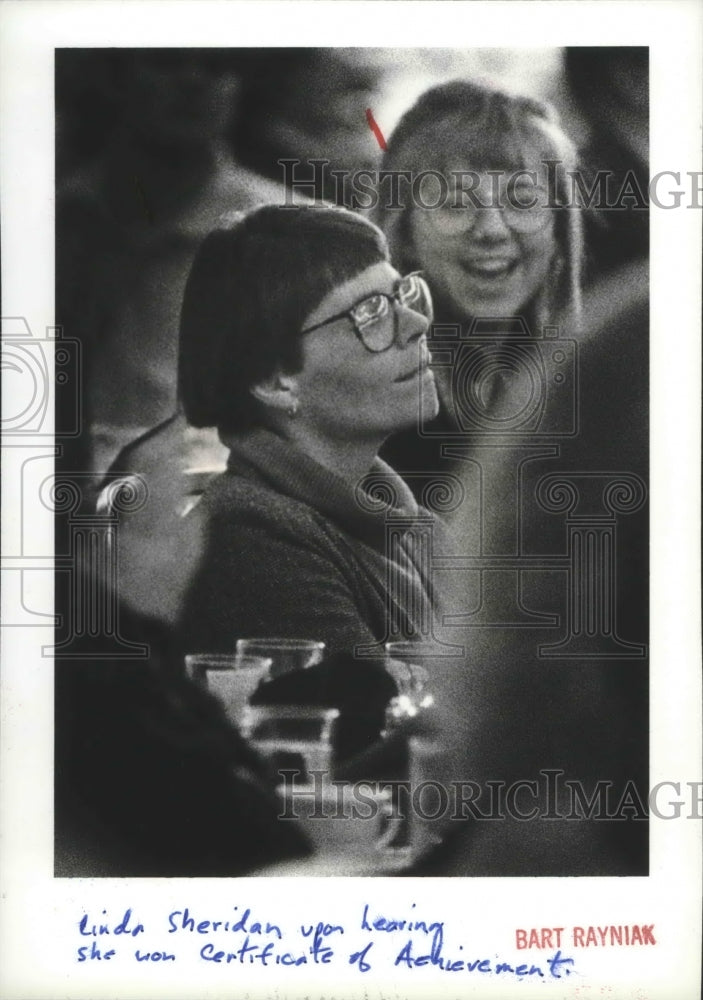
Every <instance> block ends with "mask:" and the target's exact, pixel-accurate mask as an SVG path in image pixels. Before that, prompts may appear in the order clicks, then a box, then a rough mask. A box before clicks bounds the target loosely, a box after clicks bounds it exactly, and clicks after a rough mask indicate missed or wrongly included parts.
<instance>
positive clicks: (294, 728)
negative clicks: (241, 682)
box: [240, 705, 339, 785]
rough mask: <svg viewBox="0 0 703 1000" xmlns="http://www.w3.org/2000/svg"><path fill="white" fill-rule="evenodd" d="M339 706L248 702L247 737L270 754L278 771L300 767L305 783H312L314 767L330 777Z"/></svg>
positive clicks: (244, 728)
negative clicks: (333, 738)
mask: <svg viewBox="0 0 703 1000" xmlns="http://www.w3.org/2000/svg"><path fill="white" fill-rule="evenodd" d="M338 717H339V709H337V708H321V707H319V706H317V705H257V706H254V705H248V706H247V708H246V709H245V711H244V713H243V715H242V719H241V727H240V728H241V732H242V735H243V736H244V738H245V739H248V740H249V741H250V743H251V744H252V745H253V746H255V747H256V749H257V750H258V751H259V753H261V754H262V755H263V756H264V757H267V758H268V759H269V760H270V762H271V764H272V766H273V769H274V770H275V771H280V770H281V769H283V768H287V769H291V770H292V769H298V770H299V771H300V772H301V776H302V777H301V781H300V783H302V784H307V785H310V784H313V783H314V776H313V775H312V774H311V772H312V771H322V772H323V779H327V780H329V777H330V775H331V773H332V764H333V752H334V747H333V742H332V737H333V731H334V724H335V722H336V720H337V719H338Z"/></svg>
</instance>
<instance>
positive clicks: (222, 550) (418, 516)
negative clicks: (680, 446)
mask: <svg viewBox="0 0 703 1000" xmlns="http://www.w3.org/2000/svg"><path fill="white" fill-rule="evenodd" d="M226 443H227V445H228V446H229V447H230V449H231V451H230V456H229V461H228V467H227V470H226V471H225V472H224V473H223V474H222V475H220V476H218V477H216V479H215V480H214V481H213V482H212V483H211V484H210V486H209V487H208V489H207V491H206V493H205V495H204V497H203V500H202V502H201V503H200V504H199V506H198V508H196V510H195V511H194V512H193V514H192V515H189V516H193V517H198V518H203V519H204V550H203V556H202V559H201V562H200V565H199V567H198V570H197V572H196V574H195V576H194V578H193V580H192V583H191V586H190V588H189V590H188V593H187V594H186V598H185V601H184V605H183V612H182V615H181V634H182V642H183V644H184V648H185V649H186V650H190V651H195V650H207V651H228V650H232V649H233V648H234V645H235V642H236V640H237V639H239V638H262V637H274V636H275V637H285V638H307V639H316V640H321V641H323V642H325V643H326V644H327V647H328V649H329V650H330V651H345V652H356V651H358V650H359V647H364V648H365V649H366V654H365V655H370V649H371V648H373V647H374V646H377V647H378V651H379V652H382V644H383V642H384V641H387V640H389V639H399V638H400V639H402V638H404V637H410V638H412V637H416V636H418V635H419V634H420V632H421V630H422V629H423V628H425V629H426V627H427V621H428V620H429V619H428V616H429V615H431V613H432V603H433V593H432V588H431V584H430V580H429V573H428V567H427V566H425V565H422V564H421V563H422V560H423V559H424V561H425V562H427V561H428V560H427V558H426V553H427V551H428V550H427V546H426V544H425V543H423V542H421V541H420V540H419V539H420V536H423V537H424V538H425V539H427V537H428V532H429V533H431V535H432V538H433V542H434V544H436V541H437V539H438V538H439V537H440V536H441V534H442V529H441V525H439V524H438V522H437V520H436V519H435V518H433V516H432V515H431V514H430V513H429V512H428V511H427V510H425V509H424V508H423V507H421V506H419V505H418V504H417V503H416V501H415V499H414V498H413V495H412V493H411V491H410V490H409V489H408V487H407V485H406V484H405V483H404V481H403V480H402V479H401V478H400V477H399V476H398V475H397V474H396V473H395V472H394V471H393V470H392V469H391V468H390V467H389V466H388V465H386V463H385V462H383V461H381V460H380V459H377V460H376V461H375V462H374V463H373V466H372V468H371V470H370V472H369V475H368V476H367V477H365V479H364V480H363V481H362V483H361V484H359V485H358V486H357V488H356V489H354V488H353V487H351V486H350V485H349V484H348V483H347V482H346V481H345V480H343V479H342V478H341V477H339V476H337V475H336V474H335V473H333V472H331V471H330V470H329V469H327V468H325V467H323V466H322V465H320V464H319V463H318V462H316V461H314V460H313V459H312V458H310V457H309V456H308V455H306V454H304V453H303V452H301V451H300V450H299V449H297V448H295V447H293V446H292V445H291V444H290V443H289V442H287V441H285V440H283V439H282V438H280V437H279V436H277V435H276V434H274V433H272V432H271V431H268V430H264V429H256V430H254V431H251V432H248V433H246V434H239V435H236V436H232V437H229V438H227V440H226ZM420 553H423V555H422V557H421V555H420Z"/></svg>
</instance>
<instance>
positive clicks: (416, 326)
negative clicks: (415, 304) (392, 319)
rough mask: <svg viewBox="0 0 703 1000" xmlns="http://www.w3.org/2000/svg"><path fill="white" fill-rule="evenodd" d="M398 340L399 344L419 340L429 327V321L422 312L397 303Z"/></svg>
mask: <svg viewBox="0 0 703 1000" xmlns="http://www.w3.org/2000/svg"><path fill="white" fill-rule="evenodd" d="M396 310H397V314H396V315H397V320H398V340H399V342H400V343H401V344H403V345H405V344H409V343H411V342H412V341H413V340H419V339H420V337H422V336H423V335H424V334H426V333H427V331H428V330H429V328H430V321H429V320H428V319H427V317H426V316H423V315H422V313H419V312H416V311H415V310H414V309H410V307H409V306H403V305H397V306H396Z"/></svg>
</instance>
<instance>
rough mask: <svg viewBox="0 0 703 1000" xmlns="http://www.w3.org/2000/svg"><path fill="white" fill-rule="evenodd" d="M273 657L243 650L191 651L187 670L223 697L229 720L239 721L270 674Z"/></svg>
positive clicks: (220, 697) (196, 679)
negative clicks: (222, 651)
mask: <svg viewBox="0 0 703 1000" xmlns="http://www.w3.org/2000/svg"><path fill="white" fill-rule="evenodd" d="M270 669H271V659H270V657H265V656H249V655H246V656H244V655H242V654H240V653H191V654H190V655H188V656H186V673H187V674H188V676H189V677H191V678H192V679H193V680H194V681H196V682H197V683H199V684H202V685H204V686H205V687H206V688H207V689H208V691H210V692H211V694H213V695H214V696H215V697H216V698H217V699H218V701H220V702H221V703H222V704H223V706H224V709H225V712H226V714H227V718H228V719H229V720H230V722H233V723H234V724H235V725H238V724H239V722H240V719H241V716H242V713H243V711H244V709H245V708H246V706H247V704H248V702H249V699H250V698H251V696H252V695H253V694H254V692H255V691H256V689H257V687H258V686H259V684H260V682H261V681H262V680H265V679H266V678H268V676H269V671H270Z"/></svg>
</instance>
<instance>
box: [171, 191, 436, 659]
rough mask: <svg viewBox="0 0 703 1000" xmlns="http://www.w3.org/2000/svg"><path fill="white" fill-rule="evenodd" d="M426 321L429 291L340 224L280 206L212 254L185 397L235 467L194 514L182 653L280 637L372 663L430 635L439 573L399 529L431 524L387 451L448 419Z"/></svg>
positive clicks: (253, 217)
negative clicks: (388, 646)
mask: <svg viewBox="0 0 703 1000" xmlns="http://www.w3.org/2000/svg"><path fill="white" fill-rule="evenodd" d="M431 318H432V311H431V300H430V295H429V291H428V289H427V286H426V285H425V283H424V281H423V280H422V279H421V278H420V277H418V276H416V275H407V276H405V277H401V275H400V274H399V273H398V272H397V271H396V270H395V268H394V267H393V266H392V265H391V263H390V261H389V258H388V249H387V244H386V241H385V238H384V237H383V235H382V233H381V232H380V231H379V230H378V229H377V228H376V227H375V226H374V225H373V224H372V223H370V222H369V221H367V220H365V219H363V218H361V217H359V216H356V215H354V214H352V213H351V212H348V211H346V210H344V209H335V208H331V207H326V206H320V205H317V206H312V205H311V206H307V207H304V208H303V207H296V208H283V207H275V206H267V207H264V208H261V209H258V210H256V211H254V212H252V213H251V214H249V215H246V216H244V217H242V218H240V219H239V220H238V221H236V222H235V223H234V224H233V225H231V226H228V227H225V228H222V229H219V230H216V231H215V232H213V233H211V234H210V236H208V237H207V239H206V240H205V241H204V243H203V245H202V246H201V248H200V251H199V253H198V254H197V256H196V259H195V261H194V263H193V267H192V270H191V273H190V276H189V279H188V283H187V286H186V291H185V296H184V303H183V311H182V321H181V346H180V386H179V389H180V395H181V398H182V401H183V408H184V411H185V414H186V416H187V418H188V420H189V422H190V423H192V424H194V425H195V426H198V427H202V426H216V427H218V429H219V433H220V437H221V439H222V441H223V442H224V443H225V444H226V445H227V447H228V448H229V449H230V454H229V461H228V467H227V471H226V472H225V473H224V474H223V475H221V476H219V477H218V478H217V479H216V480H215V481H214V482H213V483H212V484H211V485H210V486H209V488H208V489H207V491H206V493H205V496H204V498H203V500H202V502H201V503H200V504H199V505H198V507H197V508H196V509H195V510H194V511H193V512H192V514H191V515H189V517H196V518H198V519H200V523H201V524H202V526H203V533H204V551H203V555H202V559H201V561H200V565H199V567H198V570H197V572H196V574H195V577H194V579H193V580H192V583H191V586H190V588H189V591H188V594H187V596H186V598H185V604H184V609H183V615H182V633H183V643H184V647H185V648H186V649H189V650H196V649H208V650H218V649H221V650H229V649H231V648H233V646H234V642H235V640H236V639H237V638H239V637H244V636H247V637H270V636H284V637H288V638H308V639H318V640H322V641H324V642H325V643H326V644H327V646H328V648H329V649H330V650H332V651H335V650H340V651H347V652H354V651H355V650H359V648H360V647H364V648H365V650H366V653H367V655H368V654H369V651H371V652H372V651H373V649H374V648H378V649H379V650H382V643H383V641H384V640H385V639H387V638H390V637H391V634H390V633H391V632H392V633H393V637H395V638H397V637H403V636H404V635H405V636H411V637H412V636H417V635H418V634H419V633H420V631H421V630H422V629H423V628H426V622H427V620H428V617H427V616H428V609H430V608H431V606H432V601H433V594H432V588H431V585H430V580H429V577H428V575H427V573H428V567H427V566H424V565H422V563H421V560H420V558H419V556H418V551H419V547H417V548H416V547H415V543H414V541H413V533H412V531H410V532H405V533H401V536H400V537H399V538H397V539H396V541H395V542H393V543H392V544H391V542H390V541H389V537H390V533H389V531H388V525H389V521H391V520H393V519H396V520H397V519H401V520H402V519H405V522H406V523H407V526H408V527H411V525H412V523H413V522H414V520H415V519H417V518H422V519H423V521H424V522H425V523H427V519H428V518H430V517H431V516H430V515H429V514H428V512H427V511H425V510H423V509H422V508H420V507H419V506H418V504H417V503H416V502H415V500H414V499H413V496H412V493H411V492H410V490H409V489H408V488H407V486H406V485H405V484H404V483H403V481H402V480H401V479H400V477H398V476H397V475H396V474H395V473H394V472H393V470H392V469H391V468H389V467H388V466H387V465H386V464H385V463H384V462H381V461H380V460H379V459H378V451H379V449H380V447H381V445H382V443H383V442H384V441H385V440H386V438H387V437H388V436H389V435H390V434H392V433H394V432H396V431H399V430H402V429H404V428H407V427H411V426H413V425H414V423H415V421H416V419H417V411H418V401H419V398H421V399H422V403H423V405H424V407H425V408H428V407H429V408H430V409H435V410H436V407H437V397H436V392H435V386H434V379H433V376H432V373H431V371H430V369H429V354H428V351H427V344H426V333H427V329H428V326H429V322H430V320H431ZM187 520H188V518H186V521H187ZM434 527H435V528H436V527H437V526H436V525H435V526H434ZM437 530H439V529H438V528H437Z"/></svg>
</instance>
